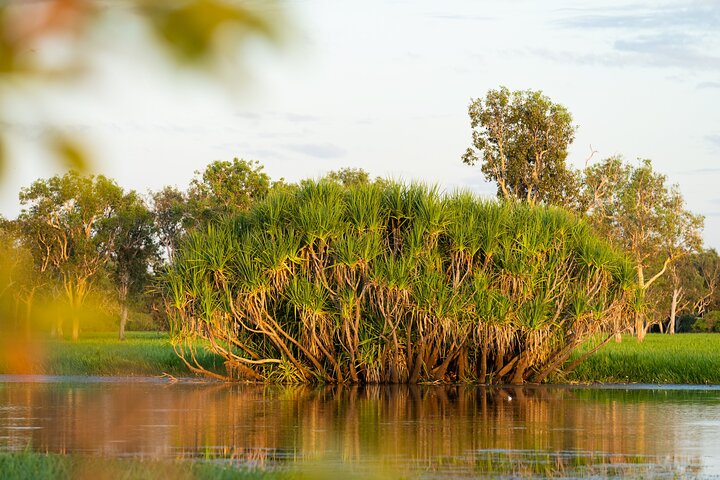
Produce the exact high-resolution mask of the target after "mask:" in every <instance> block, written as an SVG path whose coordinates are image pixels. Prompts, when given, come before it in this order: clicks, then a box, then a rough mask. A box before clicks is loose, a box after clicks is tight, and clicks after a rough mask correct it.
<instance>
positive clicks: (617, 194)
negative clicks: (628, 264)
mask: <svg viewBox="0 0 720 480" xmlns="http://www.w3.org/2000/svg"><path fill="white" fill-rule="evenodd" d="M583 180H584V181H583V192H582V196H581V204H582V205H583V208H584V210H585V213H586V215H587V216H588V218H589V219H590V222H591V223H592V224H593V225H594V226H595V228H597V229H598V230H599V231H600V232H601V233H602V234H603V235H605V236H607V237H608V238H609V239H611V240H612V241H614V242H615V243H616V244H617V245H618V246H620V247H621V248H623V249H624V250H625V251H626V252H627V254H628V255H629V257H630V258H631V259H632V260H633V263H634V265H635V271H636V274H637V281H638V287H639V291H640V292H641V294H642V295H644V294H645V293H646V292H647V290H648V289H649V288H650V287H651V286H652V285H653V284H654V283H655V282H656V281H657V280H658V279H659V278H660V277H661V276H662V275H664V274H665V272H666V271H667V270H668V267H670V266H671V265H672V263H673V262H675V261H676V260H677V259H678V258H680V257H682V256H684V255H687V254H688V253H691V252H695V251H698V250H699V249H700V248H701V246H702V237H701V232H702V226H703V218H702V217H701V216H699V215H695V214H693V213H691V212H690V211H688V210H687V209H686V208H685V203H684V200H683V198H682V195H681V194H680V191H679V189H678V187H677V185H668V183H667V177H666V176H665V175H663V174H660V173H658V172H655V171H654V170H653V167H652V163H651V162H650V160H643V161H641V162H640V163H639V165H637V166H633V165H631V164H628V163H624V162H623V161H622V159H620V158H619V157H612V158H608V159H606V160H604V161H602V162H600V163H598V164H596V165H592V166H590V167H588V168H587V169H586V170H585V172H584V176H583ZM635 328H636V332H637V334H638V335H639V338H642V336H643V335H644V331H645V328H646V325H645V324H644V320H643V318H642V317H640V316H638V320H637V324H636V327H635Z"/></svg>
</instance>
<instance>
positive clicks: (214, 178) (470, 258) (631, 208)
mask: <svg viewBox="0 0 720 480" xmlns="http://www.w3.org/2000/svg"><path fill="white" fill-rule="evenodd" d="M469 113H470V119H471V127H472V129H473V137H472V138H473V142H472V145H471V147H470V148H469V149H468V151H467V152H466V154H465V155H464V156H463V160H464V161H465V162H466V163H468V164H471V165H472V164H475V163H480V164H481V167H482V170H483V172H484V173H485V175H486V177H487V179H488V180H491V181H493V182H495V183H496V184H497V185H498V197H499V199H498V200H482V201H481V200H479V199H477V198H474V197H473V196H472V195H471V194H460V193H458V194H449V193H447V192H441V191H439V190H437V189H434V188H432V187H429V186H427V185H419V184H412V185H402V184H399V183H394V182H390V181H387V180H382V179H375V180H373V179H371V177H370V176H369V174H368V173H367V172H365V171H363V170H361V169H347V168H346V169H341V170H338V171H334V172H330V173H329V174H328V175H326V177H324V178H322V179H319V180H302V181H300V182H299V183H297V184H290V183H286V182H285V181H283V180H278V181H273V180H272V179H271V178H270V177H269V176H268V175H267V174H265V173H264V172H263V167H262V165H261V164H260V163H259V162H256V161H245V160H239V159H234V160H233V161H231V162H229V161H217V162H213V163H211V164H210V165H208V166H207V168H206V169H204V170H203V171H199V172H196V176H195V178H194V179H193V180H192V181H191V183H190V185H189V186H188V188H187V189H186V190H181V189H178V188H175V187H166V188H164V189H162V190H160V191H157V192H152V193H151V194H150V195H148V196H147V197H144V196H142V195H139V194H137V193H136V192H133V191H125V190H124V189H123V188H121V187H119V186H118V185H117V184H116V183H115V182H114V181H113V180H112V179H108V178H106V177H103V176H92V175H83V174H80V173H77V172H69V173H67V174H65V175H57V176H54V177H51V178H49V179H40V180H38V181H36V182H34V183H33V184H32V185H30V186H29V187H27V188H25V189H23V190H22V191H21V192H20V201H21V204H22V206H23V210H22V212H21V214H20V215H19V216H18V218H16V219H14V220H2V221H0V239H1V240H2V243H3V244H4V245H5V246H6V248H5V249H4V250H3V251H2V252H0V266H2V268H0V319H1V320H0V322H1V323H0V331H2V332H3V335H2V336H1V337H0V360H2V357H3V356H4V357H9V356H12V355H15V356H17V357H18V358H20V357H22V356H23V353H22V352H25V356H26V357H27V352H28V351H29V350H28V349H25V348H23V347H22V346H18V345H22V342H24V341H26V340H28V339H31V338H33V337H35V336H39V337H42V336H44V335H46V333H47V332H50V333H51V334H52V335H53V337H54V338H58V339H62V338H66V337H70V338H71V339H73V340H75V341H79V339H81V338H82V336H83V335H87V334H89V333H91V332H93V331H105V330H106V325H107V324H108V323H109V324H113V325H116V326H117V328H118V335H119V337H120V338H123V336H124V335H125V333H124V332H125V330H126V327H127V328H130V329H138V328H141V329H142V328H148V329H154V330H167V329H170V331H171V333H172V335H173V342H174V345H175V347H176V349H177V352H178V354H179V355H180V358H181V359H183V360H184V361H186V363H185V368H188V369H190V370H191V371H195V372H203V373H207V374H209V375H211V376H213V375H214V376H217V375H218V372H217V369H215V368H214V367H212V368H209V369H208V368H206V367H205V366H204V365H205V360H200V359H198V358H197V356H198V355H203V353H202V351H201V350H198V349H197V346H198V345H199V343H198V341H200V342H202V341H206V342H209V343H208V344H209V345H210V349H211V350H212V351H213V352H214V353H215V354H218V355H220V357H222V358H223V359H224V361H225V363H226V367H227V368H228V369H229V370H226V371H225V373H223V374H221V375H220V376H221V377H222V378H244V379H252V380H263V381H265V380H273V381H288V382H295V381H321V382H378V381H380V382H396V381H403V382H417V381H477V382H481V383H485V382H523V381H543V380H546V379H547V378H548V376H549V375H551V374H554V373H556V372H557V371H558V369H560V368H561V367H562V366H563V364H565V362H566V360H567V359H568V358H569V357H570V355H571V350H572V349H573V348H574V347H576V346H578V345H580V344H582V343H583V341H584V340H585V338H586V337H587V336H588V335H596V334H598V333H601V332H602V333H604V334H605V337H604V338H607V335H608V334H610V333H614V334H616V335H619V334H621V333H623V332H631V333H632V334H634V335H635V336H636V337H637V338H638V339H640V340H642V338H643V337H644V335H645V333H646V332H648V331H652V330H653V329H655V330H660V331H663V332H668V333H671V334H672V333H675V332H678V331H687V330H690V331H713V330H714V329H715V325H716V323H717V322H715V320H714V319H715V316H716V313H717V312H715V311H717V310H720V289H718V288H717V287H718V285H719V284H720V283H719V280H720V258H719V257H718V255H717V253H716V252H715V251H714V250H711V249H704V248H703V247H702V244H701V241H700V231H701V228H702V218H701V217H699V216H697V215H694V214H692V213H691V212H689V211H687V210H686V209H685V207H684V202H683V199H682V197H681V196H680V194H679V190H678V189H677V187H676V186H671V185H668V183H667V178H666V177H665V176H664V175H662V174H660V173H658V172H655V171H654V170H653V168H652V164H651V163H650V161H649V160H645V161H642V162H640V163H639V164H637V165H633V164H629V163H625V162H624V161H623V160H622V159H620V158H618V157H612V158H608V159H605V160H602V161H599V162H594V163H589V161H590V160H591V158H590V159H588V162H587V167H586V168H585V169H584V170H575V169H573V168H571V167H570V166H569V165H568V164H567V150H568V146H569V145H570V144H571V142H572V140H573V137H574V132H575V127H574V126H572V117H571V116H570V114H569V112H568V111H567V110H566V109H565V108H564V107H563V106H561V105H559V104H555V103H553V102H552V101H551V100H550V99H549V98H547V97H545V96H544V95H542V93H541V92H537V91H529V90H528V91H519V92H510V91H508V90H507V89H504V88H501V89H499V90H491V91H489V92H488V94H487V95H486V97H485V98H482V99H477V100H473V102H472V104H471V106H470V109H469ZM591 157H592V155H591ZM600 238H602V240H600ZM678 318H682V320H678ZM68 331H69V332H68ZM80 350H81V349H80ZM80 350H79V351H80ZM18 352H20V353H18ZM586 353H590V352H586ZM80 356H82V355H80ZM574 358H576V359H582V358H583V357H574ZM78 361H80V360H78ZM32 362H33V359H32V358H27V362H26V363H28V364H30V363H32ZM0 363H1V362H0ZM6 363H7V358H6ZM16 363H17V362H16ZM570 365H571V366H572V367H573V368H574V367H575V365H574V364H570ZM61 370H62V369H61ZM108 371H112V369H110V370H108Z"/></svg>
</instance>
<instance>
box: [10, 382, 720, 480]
mask: <svg viewBox="0 0 720 480" xmlns="http://www.w3.org/2000/svg"><path fill="white" fill-rule="evenodd" d="M27 449H31V450H33V451H38V452H57V453H74V454H81V455H102V456H112V457H139V458H145V459H147V458H153V459H178V458H187V459H198V458H200V459H210V460H212V461H219V462H233V463H235V464H237V465H242V466H250V467H260V468H273V469H276V468H280V469H282V468H290V467H292V466H294V465H297V464H303V465H306V464H311V465H322V466H323V468H326V469H327V468H330V469H335V468H337V469H340V470H347V471H352V472H386V473H387V472H390V476H393V475H394V474H397V475H406V474H407V475H410V476H415V477H422V478H448V477H473V476H481V475H487V476H491V477H496V476H509V477H516V476H540V477H544V476H557V477H577V476H583V477H593V476H595V477H605V476H630V477H637V476H645V477H667V478H674V477H681V478H683V477H688V478H695V477H708V478H710V477H714V476H720V389H718V388H711V387H702V388H697V387H695V388H692V387H657V386H643V387H633V388H625V387H622V388H618V387H615V388H575V387H530V388H511V387H508V388H481V387H437V386H417V387H324V388H307V387H277V386H254V385H225V384H212V383H210V384H209V383H192V382H178V383H169V382H167V381H163V380H158V379H145V380H143V379H140V381H138V380H134V381H129V380H128V379H83V378H74V379H73V378H69V379H68V378H58V377H55V378H44V379H41V380H38V379H37V378H31V377H8V376H0V450H2V451H22V450H27Z"/></svg>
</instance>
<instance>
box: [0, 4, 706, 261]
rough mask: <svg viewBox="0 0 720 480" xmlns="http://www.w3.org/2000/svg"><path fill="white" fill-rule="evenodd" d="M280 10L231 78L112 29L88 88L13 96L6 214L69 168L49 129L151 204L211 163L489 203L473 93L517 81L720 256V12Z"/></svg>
mask: <svg viewBox="0 0 720 480" xmlns="http://www.w3.org/2000/svg"><path fill="white" fill-rule="evenodd" d="M283 5H285V9H286V13H287V17H288V18H289V21H288V22H287V24H283V29H284V30H285V33H286V34H285V35H284V42H283V46H282V47H281V48H276V47H274V46H269V45H265V44H263V43H261V42H257V43H253V44H251V45H246V48H245V49H244V50H243V52H244V57H243V70H242V74H240V75H238V76H237V79H233V80H228V79H227V78H225V80H223V81H220V82H217V81H215V82H214V81H209V80H208V79H206V78H202V77H201V76H199V75H191V74H186V73H184V72H182V71H179V70H178V69H174V68H168V67H167V66H162V65H161V62H160V61H159V57H158V53H157V52H152V51H151V50H150V49H148V48H145V46H144V45H146V44H147V39H146V38H144V37H143V35H142V32H135V31H133V30H132V28H130V31H129V32H128V31H122V32H120V31H116V30H117V29H119V28H126V27H120V26H118V25H115V24H112V23H108V24H107V25H104V26H103V27H102V29H104V36H103V35H100V36H99V40H98V42H97V45H95V48H94V49H92V50H91V53H90V55H91V58H92V64H93V72H92V75H89V76H88V78H87V79H86V80H84V81H83V82H81V83H79V84H75V85H73V86H65V87H62V88H54V89H53V88H39V89H37V90H35V91H33V92H32V94H31V95H28V94H25V95H23V96H20V95H18V96H17V97H16V98H11V99H10V100H9V105H10V107H9V108H10V111H11V112H12V115H11V116H9V117H8V118H7V119H6V121H5V122H4V125H3V128H5V129H6V131H8V132H11V133H12V134H13V136H14V138H15V140H14V141H13V143H12V150H11V153H12V155H13V157H12V158H13V159H15V160H13V163H11V168H10V171H9V172H7V173H6V178H5V179H4V182H3V184H2V187H1V191H0V214H3V215H5V216H8V217H13V216H15V215H16V214H17V213H18V212H19V209H20V206H19V203H18V200H17V193H18V191H19V189H20V188H21V187H23V186H28V185H29V184H30V183H31V182H32V181H33V180H35V179H37V178H40V177H48V176H50V175H51V174H52V173H55V172H56V170H54V169H53V168H55V167H53V166H52V163H50V162H49V161H48V159H47V158H45V154H44V152H43V151H42V150H41V149H40V148H38V144H39V143H40V142H41V139H42V138H43V135H46V133H47V128H48V127H49V126H55V127H57V128H60V129H62V130H63V131H66V132H69V133H72V134H76V135H81V136H82V138H83V139H84V141H85V142H86V144H87V145H89V147H90V150H91V151H92V153H93V157H94V168H95V170H96V171H97V172H100V173H104V174H106V175H108V176H110V177H112V178H114V179H116V180H117V182H118V183H119V184H120V185H121V186H123V187H126V188H132V189H135V190H138V191H139V192H147V191H148V190H158V189H160V188H162V187H163V186H165V185H174V186H177V187H180V188H185V187H187V185H188V183H189V181H190V180H191V178H192V177H193V174H194V172H195V171H198V170H202V169H203V168H204V167H205V166H206V165H207V164H208V163H210V162H211V161H214V160H232V159H233V158H234V157H238V158H243V159H247V160H250V159H253V160H258V161H259V162H261V163H262V164H263V165H264V167H265V171H266V172H267V173H268V174H269V175H270V176H271V177H272V178H274V179H278V178H280V177H283V178H285V179H286V180H288V181H296V180H299V179H302V178H308V177H318V176H321V175H323V174H324V173H326V172H328V171H330V170H337V169H339V168H343V167H359V168H363V169H365V170H367V171H368V172H370V174H371V175H373V176H382V177H391V178H395V179H402V180H408V181H409V180H422V181H426V182H431V183H435V184H437V185H438V186H440V187H441V188H443V189H445V190H447V191H451V190H454V189H456V188H466V189H471V190H472V191H475V192H477V193H479V194H482V195H493V194H494V192H495V186H494V185H493V184H490V183H488V182H486V181H485V180H484V178H483V175H482V173H481V172H480V168H479V166H475V167H470V166H467V165H464V164H463V163H462V161H461V159H460V157H461V155H462V153H463V152H464V151H465V149H466V148H467V147H468V146H470V141H471V129H470V123H469V118H468V115H467V107H468V105H469V104H470V102H471V99H473V98H478V97H483V96H484V95H485V93H486V92H487V91H488V90H489V89H494V88H498V87H499V86H501V85H504V86H507V87H508V88H510V89H511V90H525V89H532V90H542V92H543V93H544V94H545V95H547V96H548V97H550V98H551V99H552V100H553V101H554V102H557V103H560V104H562V105H564V106H565V107H566V108H567V109H568V110H569V111H570V112H571V113H572V115H573V119H574V123H575V124H576V125H577V126H578V130H577V134H576V139H575V142H574V143H573V145H572V147H571V149H570V155H569V162H570V163H571V164H572V165H573V166H575V167H582V166H584V165H585V164H586V162H587V161H588V157H589V156H590V153H591V151H595V152H596V153H595V154H594V155H593V156H592V158H591V159H590V160H589V161H590V163H592V162H595V161H599V160H602V159H604V158H607V157H609V156H612V155H622V156H623V157H624V158H625V159H626V160H627V161H630V162H636V161H637V159H639V158H649V159H651V160H652V162H653V165H654V168H655V169H656V170H657V171H659V172H662V173H664V174H666V175H667V177H668V181H669V182H670V183H677V184H678V185H679V187H680V190H681V192H682V194H683V195H684V197H685V199H686V202H687V207H688V208H689V209H690V210H691V211H693V212H695V213H700V214H702V215H704V216H705V240H706V244H707V245H708V246H710V247H714V248H720V188H717V185H719V184H720V53H719V52H720V2H718V1H717V0H696V1H692V0H686V1H679V0H671V1H664V2H663V1H657V0H653V1H646V0H637V1H617V0H602V1H598V0H585V1H583V2H578V1H561V0H544V1H542V2H539V1H536V0H506V1H500V0H494V1H489V0H468V1H460V0H448V1H444V2H437V1H422V0H412V1H405V0H394V1H390V0H384V1H382V0H368V1H365V2H342V1H326V0H293V1H286V2H284V3H283ZM114 29H115V30H114ZM114 38H121V39H122V41H120V42H113V40H112V39H114ZM143 42H145V43H143ZM50 51H51V52H52V49H50ZM28 97H29V98H28ZM28 102H29V104H28Z"/></svg>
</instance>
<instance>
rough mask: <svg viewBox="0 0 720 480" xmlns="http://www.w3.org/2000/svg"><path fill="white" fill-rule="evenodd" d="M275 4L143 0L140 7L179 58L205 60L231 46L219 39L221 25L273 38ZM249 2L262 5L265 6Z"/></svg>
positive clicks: (198, 0) (204, 0)
mask: <svg viewBox="0 0 720 480" xmlns="http://www.w3.org/2000/svg"><path fill="white" fill-rule="evenodd" d="M273 4H274V2H261V3H255V4H250V3H248V2H236V3H232V4H231V3H228V2H225V1H222V0H191V1H185V2H178V1H140V4H139V8H140V10H141V12H143V13H145V14H146V15H145V16H146V18H147V20H148V21H149V24H150V26H151V28H152V29H153V30H154V32H155V34H156V35H157V36H158V37H159V38H160V39H161V42H162V44H163V45H165V46H166V47H167V48H168V49H169V51H170V53H171V55H173V56H175V57H176V60H178V61H181V62H186V63H202V62H204V61H207V60H211V59H212V58H213V57H216V56H217V55H218V54H219V53H220V51H221V50H222V49H223V48H224V47H226V46H228V45H220V44H218V43H217V41H216V40H217V33H218V30H219V29H220V28H221V27H225V26H230V27H233V28H235V30H236V32H237V33H239V34H252V35H260V36H264V37H266V38H272V37H274V35H275V31H276V28H275V22H276V20H277V19H275V18H270V15H269V12H270V11H271V10H272V9H270V8H268V7H269V6H272V5H273ZM250 5H262V8H258V7H251V6H250Z"/></svg>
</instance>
